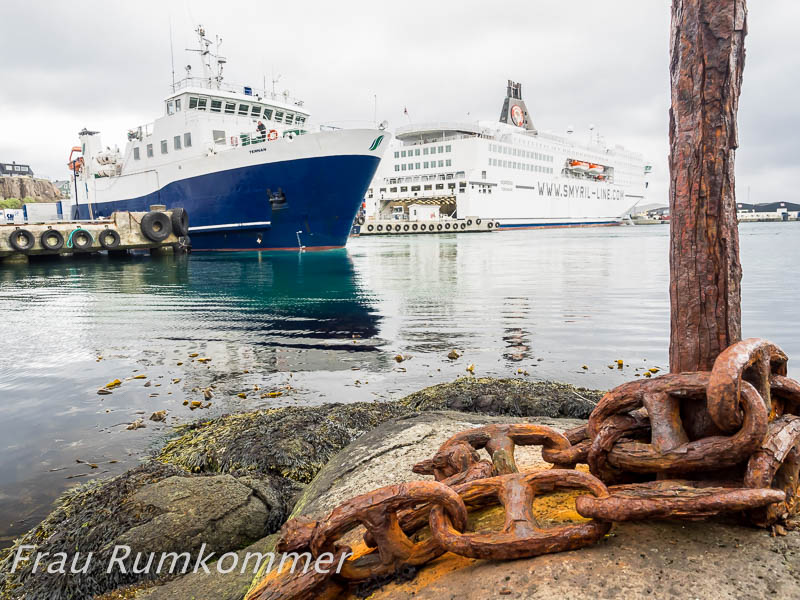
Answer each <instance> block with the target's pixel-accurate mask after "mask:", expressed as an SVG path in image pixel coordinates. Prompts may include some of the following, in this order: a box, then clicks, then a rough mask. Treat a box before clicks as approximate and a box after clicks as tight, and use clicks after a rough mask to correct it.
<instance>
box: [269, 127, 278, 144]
mask: <svg viewBox="0 0 800 600" xmlns="http://www.w3.org/2000/svg"><path fill="white" fill-rule="evenodd" d="M267 139H268V140H269V141H270V142H274V141H275V140H277V139H278V132H277V131H275V130H274V129H270V130H269V133H268V134H267Z"/></svg>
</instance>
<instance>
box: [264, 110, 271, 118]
mask: <svg viewBox="0 0 800 600" xmlns="http://www.w3.org/2000/svg"><path fill="white" fill-rule="evenodd" d="M264 118H265V119H266V120H267V121H271V120H272V109H271V108H265V109H264Z"/></svg>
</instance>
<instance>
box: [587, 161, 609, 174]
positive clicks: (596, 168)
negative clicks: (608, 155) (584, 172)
mask: <svg viewBox="0 0 800 600" xmlns="http://www.w3.org/2000/svg"><path fill="white" fill-rule="evenodd" d="M605 172H606V168H605V167H604V166H602V165H596V164H594V163H591V164H590V165H589V174H590V175H602V174H603V173H605Z"/></svg>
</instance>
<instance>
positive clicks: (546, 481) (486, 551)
mask: <svg viewBox="0 0 800 600" xmlns="http://www.w3.org/2000/svg"><path fill="white" fill-rule="evenodd" d="M572 489H587V490H588V491H590V492H591V493H592V494H594V495H595V496H596V497H599V498H605V497H608V490H607V489H606V486H605V485H603V482H602V481H600V480H599V479H597V478H596V477H593V476H592V475H589V474H588V473H582V472H580V471H570V470H565V469H550V470H547V471H538V472H533V473H510V474H507V475H500V476H498V477H491V478H489V479H478V480H475V481H470V482H468V483H464V484H461V485H459V486H457V487H456V488H455V490H456V491H457V492H458V494H459V495H460V496H463V497H470V498H471V499H472V500H480V499H485V498H493V499H495V501H496V502H498V503H499V504H501V505H502V506H503V509H504V511H505V524H504V526H503V528H502V530H501V531H499V532H489V533H461V532H460V531H459V530H458V529H457V528H456V527H454V526H453V524H452V523H451V521H450V518H449V517H448V516H447V515H446V514H445V513H444V511H443V510H442V509H441V507H439V506H434V507H433V509H432V510H431V513H430V527H431V532H432V533H433V537H434V538H435V539H436V541H437V542H439V544H440V545H441V546H442V547H443V548H445V549H446V550H447V551H448V552H454V553H455V554H459V555H461V556H467V557H470V558H485V559H493V560H510V559H513V558H528V557H532V556H539V555H540V554H549V553H552V552H563V551H565V550H575V549H577V548H582V547H583V546H588V545H590V544H593V543H595V542H596V541H597V540H599V539H600V538H602V537H603V536H604V535H605V534H606V533H608V530H609V529H611V522H610V521H605V522H604V521H597V520H592V521H589V522H587V523H579V524H575V525H565V526H560V527H551V528H548V529H542V528H540V527H539V526H538V523H537V521H536V518H535V517H534V514H533V508H532V505H533V500H534V497H535V496H536V495H537V494H541V493H551V492H554V491H558V490H572Z"/></svg>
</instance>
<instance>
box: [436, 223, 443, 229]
mask: <svg viewBox="0 0 800 600" xmlns="http://www.w3.org/2000/svg"><path fill="white" fill-rule="evenodd" d="M436 229H438V230H439V231H441V230H442V224H441V223H439V224H438V225H437V226H436Z"/></svg>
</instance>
